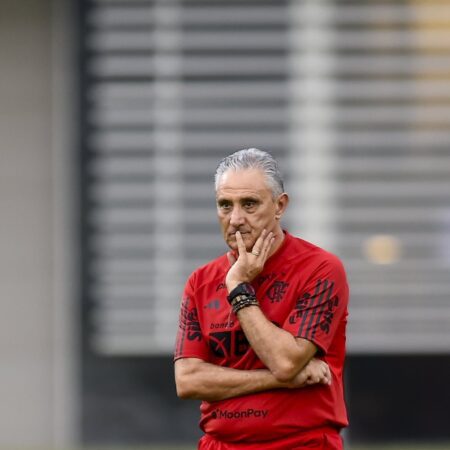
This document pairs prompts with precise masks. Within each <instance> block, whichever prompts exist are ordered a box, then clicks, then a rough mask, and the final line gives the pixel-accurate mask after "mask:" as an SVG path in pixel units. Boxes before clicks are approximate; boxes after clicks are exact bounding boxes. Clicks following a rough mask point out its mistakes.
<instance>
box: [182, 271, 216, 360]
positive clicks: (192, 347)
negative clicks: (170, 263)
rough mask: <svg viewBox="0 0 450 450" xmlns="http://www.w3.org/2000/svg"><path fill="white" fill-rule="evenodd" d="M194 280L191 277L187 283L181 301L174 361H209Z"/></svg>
mask: <svg viewBox="0 0 450 450" xmlns="http://www.w3.org/2000/svg"><path fill="white" fill-rule="evenodd" d="M193 279H194V276H191V277H190V278H189V280H188V281H187V283H186V286H185V288H184V292H183V297H182V300H181V307H180V316H179V321H178V332H177V338H176V342H175V352H174V361H176V360H177V359H180V358H200V359H203V360H207V359H208V347H207V345H206V343H205V338H204V336H203V333H202V330H201V326H200V321H199V317H198V311H197V305H196V302H195V295H194V288H193Z"/></svg>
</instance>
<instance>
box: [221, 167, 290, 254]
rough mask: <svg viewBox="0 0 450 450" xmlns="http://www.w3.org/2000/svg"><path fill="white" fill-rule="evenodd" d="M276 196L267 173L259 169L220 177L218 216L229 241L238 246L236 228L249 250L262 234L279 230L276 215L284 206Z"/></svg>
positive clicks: (233, 246) (240, 171)
mask: <svg viewBox="0 0 450 450" xmlns="http://www.w3.org/2000/svg"><path fill="white" fill-rule="evenodd" d="M279 203H280V202H279V200H277V199H275V200H274V199H273V197H272V191H271V189H270V188H269V186H268V185H267V181H266V178H265V175H264V173H263V172H262V171H261V170H259V169H243V170H237V171H235V170H228V171H226V172H225V173H224V174H223V175H222V177H221V178H220V182H219V185H218V187H217V192H216V204H217V215H218V217H219V222H220V226H221V229H222V233H223V237H224V239H225V242H226V243H227V244H228V246H229V247H230V248H231V249H232V250H236V249H237V243H236V231H239V232H240V233H241V234H242V238H243V240H244V243H245V246H246V248H247V251H251V249H252V248H253V245H254V244H255V242H256V240H257V239H258V237H259V235H260V234H261V232H262V231H263V229H264V228H265V229H266V230H267V231H273V232H275V231H278V230H279V229H280V230H281V228H280V225H279V222H278V220H277V218H276V216H277V214H279V215H281V214H280V213H281V212H282V209H284V208H282V205H280V204H279Z"/></svg>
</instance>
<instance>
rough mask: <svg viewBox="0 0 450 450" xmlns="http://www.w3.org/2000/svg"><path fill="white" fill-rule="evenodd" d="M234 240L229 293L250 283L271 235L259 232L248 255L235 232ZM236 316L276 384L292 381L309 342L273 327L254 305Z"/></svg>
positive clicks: (308, 354)
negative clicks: (235, 258)
mask: <svg viewBox="0 0 450 450" xmlns="http://www.w3.org/2000/svg"><path fill="white" fill-rule="evenodd" d="M236 241H237V244H238V250H239V257H238V259H237V260H234V261H233V259H232V256H231V255H230V256H229V259H230V262H231V264H232V266H231V269H230V270H229V271H228V273H227V276H226V280H225V281H226V285H227V288H228V291H229V292H231V291H232V290H233V289H234V288H235V287H236V286H237V285H238V284H240V283H243V282H250V281H252V280H253V278H254V277H255V276H256V275H258V273H260V272H261V270H262V269H263V267H264V263H265V261H266V259H267V257H268V255H269V253H270V247H271V245H272V243H273V235H272V233H267V232H265V231H263V233H262V234H261V236H260V237H259V238H258V240H257V241H256V243H255V246H254V251H253V252H252V253H247V250H246V248H245V244H244V241H243V239H242V236H241V235H240V233H239V232H237V233H236ZM237 316H238V319H239V322H240V324H241V327H242V329H243V331H244V333H245V335H246V337H247V340H248V341H249V343H250V345H251V347H252V348H253V350H254V351H255V353H256V354H257V355H258V357H259V359H260V360H261V361H262V362H263V363H264V364H265V366H266V367H267V368H268V369H269V370H270V372H271V373H272V374H273V375H274V377H275V378H276V379H277V380H278V381H280V382H288V381H290V380H292V379H294V377H295V376H296V375H297V374H299V373H300V371H301V370H302V369H303V368H304V367H305V366H306V364H307V363H308V362H309V361H310V360H311V358H312V357H313V356H314V355H315V353H316V351H317V347H316V346H315V345H314V344H313V343H312V342H310V341H309V340H306V339H302V338H295V337H294V336H293V335H292V334H291V333H289V332H288V331H285V330H283V329H281V328H279V327H277V326H276V325H274V324H273V323H272V322H270V321H269V320H268V319H267V318H266V317H265V315H264V313H263V312H262V311H261V309H260V308H259V307H257V306H249V307H247V308H244V309H241V310H240V311H239V312H238V313H237Z"/></svg>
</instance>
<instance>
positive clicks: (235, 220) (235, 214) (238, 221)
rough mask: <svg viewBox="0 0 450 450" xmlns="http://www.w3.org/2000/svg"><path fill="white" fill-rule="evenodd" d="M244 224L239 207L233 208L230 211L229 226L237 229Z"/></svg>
mask: <svg viewBox="0 0 450 450" xmlns="http://www.w3.org/2000/svg"><path fill="white" fill-rule="evenodd" d="M243 223H244V215H243V214H242V210H241V208H240V207H239V206H235V207H234V208H233V211H231V215H230V225H231V226H233V227H235V228H238V227H239V226H241V225H242V224H243Z"/></svg>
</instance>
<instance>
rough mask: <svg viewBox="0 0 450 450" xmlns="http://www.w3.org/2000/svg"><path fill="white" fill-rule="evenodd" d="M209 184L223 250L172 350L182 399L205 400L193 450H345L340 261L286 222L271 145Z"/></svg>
mask: <svg viewBox="0 0 450 450" xmlns="http://www.w3.org/2000/svg"><path fill="white" fill-rule="evenodd" d="M215 187H216V202H217V213H218V218H219V222H220V225H221V229H222V233H223V237H224V239H225V242H226V243H227V245H228V246H229V247H230V251H229V252H228V253H227V254H226V255H223V256H221V257H219V258H218V259H216V260H214V261H212V262H210V263H209V264H207V265H205V266H203V267H200V268H199V269H197V270H196V271H195V272H194V273H193V274H192V275H191V276H190V278H189V280H188V282H187V284H186V287H185V292H184V296H183V301H182V306H181V313H180V324H179V330H178V336H177V342H176V349H175V358H174V359H175V380H176V386H177V393H178V396H179V397H181V398H192V399H200V400H203V402H202V404H201V407H200V410H201V421H200V427H201V428H202V430H203V431H204V432H205V435H204V436H203V437H202V438H201V440H200V443H199V449H201V450H232V449H255V450H294V449H309V448H311V449H312V448H314V449H333V450H334V449H342V441H341V438H340V436H339V431H340V430H341V429H342V428H343V427H345V426H346V425H347V424H348V422H347V415H346V408H345V403H344V396H343V382H342V372H343V365H344V356H345V328H346V322H347V303H348V286H347V282H346V276H345V272H344V269H343V267H342V264H341V262H340V261H339V260H338V258H337V257H336V256H334V255H332V254H330V253H328V252H326V251H325V250H322V249H321V248H319V247H317V246H315V245H313V244H311V243H308V242H306V241H304V240H301V239H298V238H295V237H294V236H292V235H290V234H289V233H288V232H286V231H283V229H282V228H281V225H280V219H281V217H282V216H283V214H284V212H285V211H286V208H287V205H288V200H289V199H288V195H287V194H286V193H285V192H284V188H283V181H282V178H281V175H280V172H279V169H278V165H277V162H276V161H275V160H274V159H273V158H272V156H271V155H269V154H268V153H266V152H263V151H261V150H258V149H246V150H240V151H238V152H236V153H234V154H232V155H230V156H228V157H227V158H225V159H224V160H222V161H221V163H220V164H219V166H218V168H217V171H216V175H215Z"/></svg>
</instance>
